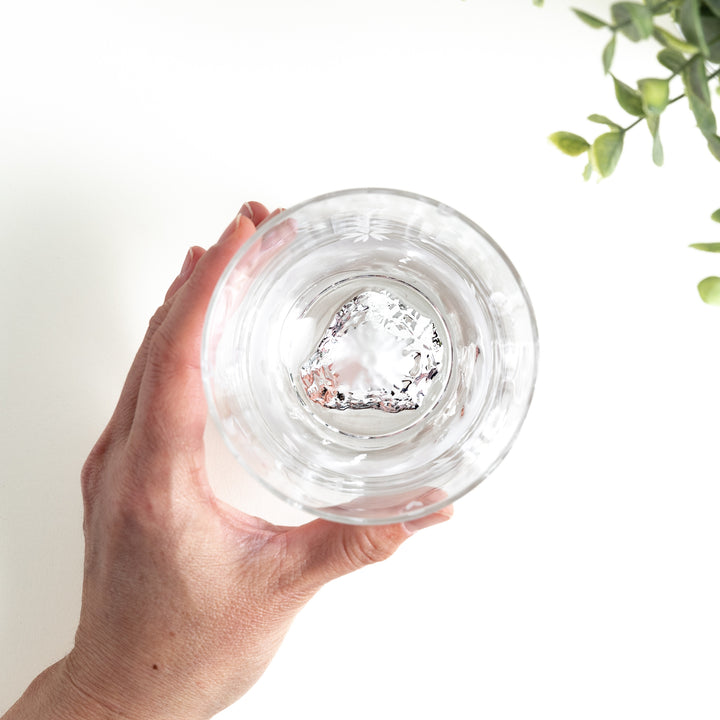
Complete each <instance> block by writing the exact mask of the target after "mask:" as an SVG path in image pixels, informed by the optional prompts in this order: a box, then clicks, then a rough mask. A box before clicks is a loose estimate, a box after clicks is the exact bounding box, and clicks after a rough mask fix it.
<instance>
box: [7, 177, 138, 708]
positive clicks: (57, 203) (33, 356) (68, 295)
mask: <svg viewBox="0 0 720 720" xmlns="http://www.w3.org/2000/svg"><path fill="white" fill-rule="evenodd" d="M18 170H19V172H18V173H16V174H15V175H13V173H12V172H11V171H10V169H8V170H7V173H6V176H7V177H14V178H15V180H16V184H15V185H14V186H13V187H11V188H8V192H5V193H3V198H2V199H0V217H2V224H3V235H2V250H3V257H4V260H3V264H2V265H3V267H2V269H1V270H0V276H1V277H2V283H0V294H1V295H2V300H3V302H2V308H3V347H4V351H3V353H2V360H1V362H2V378H3V383H2V388H3V389H2V408H3V412H2V419H1V420H0V423H1V425H0V427H1V428H2V429H1V431H0V444H1V447H2V458H3V473H2V476H1V477H0V647H2V649H3V652H2V653H0V714H2V712H3V711H4V710H5V709H6V708H7V707H9V706H10V705H11V704H12V703H13V702H14V700H15V699H16V698H17V697H18V695H19V694H20V693H21V692H22V691H23V690H24V688H25V687H26V686H27V684H28V683H29V682H30V680H31V679H32V678H33V677H34V676H35V675H36V674H37V673H38V672H40V671H41V670H42V669H43V668H45V667H46V666H47V665H48V664H50V663H52V662H54V661H55V660H57V659H59V658H60V657H62V656H63V655H64V654H65V653H67V652H68V650H69V649H70V648H71V647H72V642H73V636H74V631H75V627H76V625H77V619H78V615H79V608H80V593H81V582H82V564H83V537H82V501H81V496H80V484H79V474H80V469H81V467H82V463H83V462H84V459H85V457H86V456H87V453H88V452H89V450H90V448H91V447H92V445H93V443H94V442H95V439H96V438H97V436H98V435H99V433H100V431H101V430H102V427H103V425H104V423H105V422H106V420H107V418H108V416H109V410H110V408H111V407H112V403H114V397H115V396H116V395H117V392H118V391H119V387H120V383H121V382H122V378H123V377H124V373H125V371H126V369H127V366H126V363H125V360H124V358H123V353H124V352H125V351H126V348H127V347H131V346H132V343H131V342H130V341H129V339H128V337H127V335H128V333H127V322H126V321H124V319H123V313H122V307H121V305H122V303H121V302H118V298H117V296H120V295H121V294H122V293H120V292H116V293H113V287H114V286H115V285H117V283H118V279H119V278H118V274H117V272H118V271H117V270H114V268H116V267H117V264H116V263H115V262H114V258H113V256H114V255H115V254H116V253H115V251H114V238H113V237H112V229H109V228H108V227H107V218H108V217H113V215H112V213H111V208H110V206H109V203H110V202H112V200H110V198H112V197H113V194H112V189H111V188H108V187H107V184H105V185H104V186H103V183H102V182H101V183H97V182H94V183H93V182H90V181H89V180H88V179H87V178H83V181H82V182H78V181H77V179H74V181H73V182H68V181H67V180H68V179H67V177H64V175H65V172H66V171H63V172H61V169H60V168H56V169H54V168H40V169H39V168H34V169H33V172H32V173H31V171H30V170H28V168H27V167H25V168H22V169H18ZM39 170H41V171H39ZM55 171H56V172H55ZM104 270H105V271H104Z"/></svg>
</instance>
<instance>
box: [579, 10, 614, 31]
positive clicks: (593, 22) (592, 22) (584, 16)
mask: <svg viewBox="0 0 720 720" xmlns="http://www.w3.org/2000/svg"><path fill="white" fill-rule="evenodd" d="M570 9H571V10H572V11H573V12H574V13H575V14H576V15H577V16H578V17H579V18H580V19H581V20H582V21H583V22H584V23H585V24H586V25H589V26H590V27H591V28H602V27H608V24H607V23H606V22H605V21H604V20H601V19H600V18H597V17H595V16H594V15H591V14H590V13H586V12H585V11H584V10H578V9H577V8H570Z"/></svg>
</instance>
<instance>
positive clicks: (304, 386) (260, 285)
mask: <svg viewBox="0 0 720 720" xmlns="http://www.w3.org/2000/svg"><path fill="white" fill-rule="evenodd" d="M537 351H538V341H537V327H536V323H535V318H534V314H533V310H532V306H531V304H530V299H529V298H528V295H527V292H526V291H525V288H524V286H523V284H522V281H521V280H520V277H519V276H518V274H517V272H516V271H515V269H514V268H513V266H512V264H511V263H510V261H509V260H508V258H507V257H506V256H505V254H504V253H503V251H502V250H501V249H500V248H499V247H498V246H497V245H496V244H495V242H493V240H492V239H491V238H490V237H489V236H488V235H487V234H486V233H485V232H484V231H483V230H482V229H481V228H480V227H478V226H477V225H476V224H475V223H473V222H472V221H470V220H469V219H468V218H466V217H464V216H463V215H461V214H460V213H458V212H456V211H455V210H453V209H452V208H450V207H448V206H446V205H443V204H442V203H439V202H436V201H435V200H431V199H429V198H426V197H422V196H419V195H414V194H412V193H408V192H402V191H397V190H385V189H377V188H369V189H359V190H345V191H340V192H335V193H331V194H328V195H323V196H320V197H317V198H313V199H311V200H308V201H307V202H304V203H301V204H300V205H297V206H295V207H293V208H290V209H288V210H286V211H284V212H283V213H281V214H280V215H278V216H276V217H275V218H273V219H272V220H271V221H269V222H267V223H265V224H263V225H262V226H261V227H260V228H259V229H258V231H257V232H256V233H255V235H254V236H253V237H252V238H251V239H250V240H249V241H248V242H247V243H246V244H245V245H244V246H243V248H242V249H241V250H240V252H239V253H238V254H237V255H236V257H235V258H234V259H233V261H232V262H231V263H230V265H229V266H228V268H227V269H226V271H225V273H224V274H223V276H222V278H221V279H220V281H219V283H218V285H217V288H216V289H215V293H214V295H213V298H212V301H211V303H210V307H209V309H208V313H207V318H206V323H205V331H204V336H203V347H202V372H203V380H204V384H205V391H206V394H207V399H208V403H209V408H210V413H211V415H212V417H213V419H214V421H215V422H216V423H217V425H218V427H219V429H220V432H221V434H222V435H223V437H224V439H225V441H226V443H227V444H228V446H229V447H230V449H231V451H232V452H233V454H234V455H235V457H236V458H237V459H238V461H239V462H240V463H241V464H242V465H243V466H244V467H245V468H246V469H247V470H248V471H249V472H250V473H251V474H252V475H253V476H254V477H255V478H257V479H258V480H259V481H260V482H261V483H263V484H264V485H265V486H266V487H267V488H268V489H269V490H271V491H272V492H273V493H275V494H276V495H278V496H280V497H281V498H283V499H285V500H286V501H287V502H289V503H291V504H292V505H294V506H296V507H299V508H302V509H304V510H306V511H309V512H311V513H313V514H315V515H318V516H321V517H325V518H328V519H331V520H335V521H339V522H345V523H355V524H378V523H390V522H400V521H406V520H410V519H414V518H417V517H420V516H423V515H427V514H430V513H432V512H435V511H436V510H438V509H439V508H441V507H442V506H444V505H447V504H449V503H451V502H453V501H455V500H456V499H457V498H459V497H460V496H461V495H463V494H464V493H466V492H467V491H468V490H470V489H471V488H473V487H475V486H476V485H477V484H478V483H479V482H480V481H481V480H483V479H484V478H485V477H487V475H488V474H489V473H490V472H491V471H492V470H493V469H494V468H495V467H496V466H497V464H498V463H499V462H500V461H501V460H502V458H503V457H504V456H505V455H506V453H507V452H508V450H509V449H510V447H511V445H512V443H513V441H514V439H515V437H516V436H517V433H518V431H519V429H520V426H521V425H522V423H523V420H524V418H525V416H526V413H527V411H528V407H529V404H530V400H531V398H532V394H533V388H534V385H535V377H536V372H537Z"/></svg>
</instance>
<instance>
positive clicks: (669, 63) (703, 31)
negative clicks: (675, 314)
mask: <svg viewBox="0 0 720 720" xmlns="http://www.w3.org/2000/svg"><path fill="white" fill-rule="evenodd" d="M533 1H534V3H535V4H536V5H542V0H533ZM609 9H610V17H611V20H609V21H606V20H603V19H601V18H599V17H597V16H595V15H591V14H590V13H587V12H585V11H584V10H580V9H577V8H573V12H574V13H575V14H576V15H577V17H578V18H579V19H580V20H581V21H582V22H584V23H585V24H586V25H588V26H589V27H591V28H593V29H594V30H600V31H606V32H609V33H610V37H609V39H608V41H607V43H606V44H605V45H604V47H603V51H602V67H603V70H604V72H605V74H609V75H610V76H611V77H612V81H613V87H614V91H615V97H616V99H617V102H618V104H619V105H620V108H621V109H622V110H623V111H624V112H625V113H627V114H628V115H630V116H631V119H630V120H627V121H625V122H624V123H623V122H615V121H614V120H611V119H610V118H608V117H606V116H605V115H598V114H592V115H590V116H589V117H588V120H590V121H591V122H594V123H599V124H601V125H605V126H607V128H608V129H607V130H606V131H605V132H603V133H601V134H600V135H598V136H597V137H596V138H595V139H594V140H593V141H592V142H588V141H587V140H586V139H585V138H584V137H582V136H581V135H577V134H575V133H571V132H564V131H561V132H555V133H553V134H552V135H550V140H551V141H552V142H553V143H554V144H555V145H556V146H557V147H558V148H559V149H560V150H561V151H562V152H564V153H565V154H566V155H571V156H573V157H575V156H579V155H583V154H587V163H586V165H585V169H584V172H583V177H584V178H585V179H586V180H589V179H590V178H591V177H592V175H593V173H595V174H597V175H598V176H599V178H601V179H602V178H606V177H608V176H609V175H611V174H612V173H613V171H614V170H615V168H616V166H617V164H618V161H619V160H620V157H621V155H622V151H623V144H624V141H625V136H626V134H627V133H628V132H629V131H630V130H632V128H634V127H637V126H638V125H640V124H641V123H643V122H644V123H645V124H646V125H647V128H648V130H649V131H650V135H651V137H652V160H653V162H654V163H655V164H656V165H658V166H660V165H662V164H663V161H664V150H663V145H662V141H661V140H660V119H661V117H662V114H663V113H664V112H665V111H666V110H667V108H668V107H670V106H671V105H673V104H674V103H676V102H677V101H678V100H681V99H682V98H687V100H688V105H689V108H690V110H691V112H692V114H693V116H694V119H695V123H696V125H697V127H698V129H699V130H700V132H701V133H702V135H703V137H704V139H705V141H706V143H707V147H708V150H709V151H710V153H711V154H712V155H713V157H714V158H715V159H717V160H720V136H718V123H717V119H716V117H715V113H714V111H713V108H712V99H711V94H710V83H711V81H713V80H715V79H716V78H718V76H720V0H645V1H644V2H643V3H637V2H616V3H613V4H611V5H610V8H609ZM660 16H668V17H669V19H670V20H671V23H672V24H671V27H672V28H673V30H674V32H670V31H669V30H668V29H666V28H664V27H662V26H661V25H659V24H658V22H657V20H658V18H659V17H660ZM620 36H622V37H623V38H625V39H626V40H629V41H630V42H633V43H639V42H642V41H646V40H654V41H655V42H657V43H659V44H660V46H661V49H660V51H659V52H658V53H657V61H658V63H659V64H660V66H661V68H659V69H662V70H663V71H664V72H662V73H658V75H657V76H656V77H646V78H641V79H640V80H638V81H637V82H636V83H635V87H633V86H631V85H628V84H626V83H625V82H623V81H622V80H620V79H619V78H618V77H616V75H614V74H613V73H612V72H611V70H612V64H613V60H614V58H615V49H616V47H617V43H618V38H619V37H620ZM668 73H669V74H668ZM675 82H679V83H680V84H681V88H682V91H681V92H679V93H678V94H676V95H674V96H671V95H672V94H671V85H672V84H673V83H675ZM716 92H720V87H716ZM711 217H712V219H713V220H715V221H717V222H720V210H717V211H716V212H714V213H713V214H712V216H711ZM691 247H693V248H696V249H698V250H703V251H705V252H713V253H718V252H720V243H694V244H692V245H691ZM698 291H699V293H700V297H701V298H702V299H703V300H704V301H705V302H707V303H710V304H712V305H720V278H718V277H708V278H705V279H704V280H702V281H701V282H700V283H699V285H698Z"/></svg>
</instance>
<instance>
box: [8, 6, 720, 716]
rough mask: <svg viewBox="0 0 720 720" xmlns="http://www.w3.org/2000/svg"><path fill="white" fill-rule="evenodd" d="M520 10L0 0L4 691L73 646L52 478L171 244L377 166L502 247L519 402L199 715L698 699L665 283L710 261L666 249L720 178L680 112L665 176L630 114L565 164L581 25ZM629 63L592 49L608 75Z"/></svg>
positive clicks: (662, 706)
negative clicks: (559, 141)
mask: <svg viewBox="0 0 720 720" xmlns="http://www.w3.org/2000/svg"><path fill="white" fill-rule="evenodd" d="M576 4H577V5H579V6H581V7H584V8H586V9H588V10H591V11H593V10H594V11H595V12H597V13H598V14H603V15H605V14H606V13H605V8H606V7H607V3H604V2H599V1H598V0H595V1H592V0H585V1H584V2H580V0H578V2H577V3H576ZM546 5H547V7H545V8H544V9H542V10H540V9H537V8H535V7H533V6H532V3H531V0H496V1H495V2H491V1H490V0H468V1H467V2H462V1H461V0H363V1H362V2H360V1H359V0H346V1H345V2H330V1H329V0H322V1H320V0H308V2H303V3H300V2H291V1H290V0H263V2H259V1H258V2H252V3H251V2H238V1H237V0H235V1H234V2H230V1H229V0H210V1H209V2H203V3H200V2H190V1H189V0H179V1H178V0H174V1H173V2H169V1H168V0H143V2H139V0H126V1H125V2H122V3H121V2H90V1H87V2H82V1H81V0H68V1H67V2H63V3H56V2H50V0H37V1H34V2H33V1H29V2H25V3H13V4H11V5H7V7H6V8H5V9H4V11H3V13H2V15H3V17H2V22H1V23H0V67H2V71H1V72H2V85H1V87H2V105H3V110H2V112H1V113H0V131H1V135H0V137H2V140H1V141H0V142H1V145H0V183H1V185H0V220H1V228H2V230H1V242H2V254H3V261H2V263H1V264H0V272H1V273H2V282H1V283H0V292H2V308H3V329H2V335H3V342H2V347H3V350H2V362H3V372H2V432H1V433H0V442H1V443H2V448H1V449H2V460H3V461H2V475H1V476H0V648H2V651H1V652H0V710H1V709H4V708H5V707H6V706H8V705H9V704H11V702H12V701H13V699H14V698H15V696H16V695H17V694H19V693H20V692H21V690H22V689H23V688H24V687H25V686H26V684H27V683H28V682H29V680H30V679H31V678H32V677H33V676H34V675H35V674H36V673H37V672H38V671H40V670H41V669H42V668H43V667H45V666H46V665H47V664H48V663H50V662H51V661H54V660H55V659H57V658H58V657H60V656H61V655H62V654H63V653H64V652H66V651H67V650H68V649H69V647H70V646H71V643H72V637H73V632H74V627H75V622H76V619H77V615H78V609H79V597H80V582H81V570H82V556H81V553H82V532H81V507H80V495H79V489H78V473H79V469H80V467H81V465H82V462H83V460H84V458H85V455H86V454H87V452H88V451H89V449H90V447H91V445H92V444H93V442H94V440H95V438H96V436H97V435H98V434H99V432H100V430H101V429H102V427H103V425H104V423H105V422H106V420H107V418H108V416H109V414H110V411H111V409H112V407H113V405H114V402H115V399H116V397H117V394H118V392H119V389H120V385H121V383H122V380H123V378H124V374H125V371H126V369H127V368H128V367H129V363H130V360H131V358H132V355H133V354H134V351H135V348H136V346H137V344H138V343H139V341H140V339H141V337H142V334H143V331H144V327H145V323H146V320H147V318H148V317H149V316H150V314H151V313H152V311H153V310H154V308H155V307H156V305H157V304H158V303H159V302H160V301H161V299H162V295H163V294H164V291H165V289H166V287H167V285H168V284H169V282H170V281H171V280H172V278H173V277H174V276H175V274H176V273H177V271H178V269H179V267H180V264H181V263H182V260H183V257H184V255H185V252H186V250H187V247H188V246H189V245H191V244H201V245H207V244H209V243H212V242H213V241H214V239H215V238H216V237H217V236H218V234H219V233H220V232H221V231H222V229H223V228H224V227H225V225H226V224H227V222H229V220H230V219H231V218H232V217H233V216H234V214H235V212H236V211H237V209H238V208H239V206H240V205H241V204H242V203H243V202H244V201H246V200H249V199H257V200H261V201H263V202H265V203H266V204H267V205H268V206H270V207H271V208H272V207H276V206H278V205H283V206H287V205H290V204H294V203H295V202H298V201H300V200H303V199H305V198H307V197H310V196H312V195H315V194H317V193H319V192H324V191H330V190H335V189H340V188H344V187H354V186H364V185H376V186H387V187H398V188H403V189H407V190H412V191H415V192H420V193H423V194H427V195H430V196H433V197H436V198H437V199H439V200H442V201H444V202H445V203H447V204H449V205H452V206H455V207H457V208H458V209H459V210H461V211H462V212H464V213H466V214H467V215H469V216H470V217H472V218H474V219H475V220H476V221H477V222H479V223H480V224H481V225H482V226H483V227H484V228H485V229H486V230H487V231H488V232H489V233H490V234H491V235H492V236H493V237H494V238H495V239H496V240H497V241H498V242H499V243H500V245H501V246H502V247H503V248H504V249H505V250H506V251H507V253H508V254H509V255H510V257H511V258H512V260H513V261H514V263H515V264H516V266H517V267H518V269H519V271H520V273H521V274H522V276H523V278H524V280H525V282H526V284H527V287H528V289H529V292H530V294H531V296H532V298H533V300H534V303H535V307H536V311H537V315H538V322H539V327H540V335H541V367H540V376H539V382H538V387H537V393H536V398H535V402H534V405H533V407H532V408H531V412H530V415H529V418H528V420H527V423H526V425H525V427H524V429H523V432H522V433H521V435H520V438H519V440H518V442H517V444H516V446H515V448H514V449H513V451H512V452H511V454H510V455H509V457H508V458H507V460H506V461H505V462H504V463H503V464H502V466H501V467H500V468H499V469H498V470H497V471H496V472H495V474H494V475H493V476H492V477H491V478H490V479H488V480H487V481H486V482H485V483H484V484H483V485H481V486H480V487H479V488H478V489H476V490H475V491H473V492H472V493H471V494H470V495H468V496H467V497H465V498H464V499H462V500H461V501H460V502H458V503H457V505H456V516H455V518H454V519H453V520H452V521H451V522H450V523H447V524H445V525H443V526H440V527H437V528H432V529H430V530H428V531H425V532H423V533H420V534H419V535H418V536H417V537H415V538H413V539H412V540H411V541H409V542H408V543H407V544H406V545H405V546H404V547H403V548H402V549H401V550H400V551H399V552H398V554H397V555H396V556H395V557H394V558H392V559H391V560H390V561H388V562H387V563H385V564H383V565H381V566H375V567H372V568H369V569H366V570H364V571H362V572H360V573H358V574H356V575H354V576H351V577H347V578H345V579H343V580H341V581H338V582H336V583H335V584H334V585H331V586H329V587H327V588H326V589H325V590H324V591H322V592H321V593H320V594H319V595H318V597H317V598H315V600H314V601H313V602H312V603H311V604H310V605H309V606H308V608H307V609H306V610H305V611H304V612H303V613H302V614H301V615H300V617H299V618H298V620H297V622H296V624H295V625H294V627H293V629H292V630H291V632H290V634H289V636H288V638H287V640H286V642H285V644H284V646H283V648H282V649H281V651H280V653H279V655H278V656H277V658H276V660H275V662H274V663H273V665H272V666H271V668H270V669H269V670H268V672H267V673H266V675H265V676H264V677H263V678H262V680H261V681H260V682H259V683H258V685H257V686H256V687H255V688H254V689H253V690H251V692H250V693H249V694H248V695H246V696H245V698H244V699H242V700H241V701H240V702H239V703H238V705H236V706H234V707H233V708H230V709H228V710H227V711H226V712H225V713H224V714H223V715H222V717H223V718H241V717H242V718H273V717H285V716H289V717H301V718H305V717H313V718H315V719H316V720H323V719H325V718H328V719H330V718H333V719H334V718H337V717H338V716H342V717H343V718H345V719H346V720H355V719H360V718H363V719H364V718H367V717H376V716H377V717H383V718H389V717H394V716H396V715H397V716H400V715H401V716H403V717H405V716H408V717H414V718H417V719H423V720H424V719H428V720H429V719H430V718H435V717H446V718H483V720H526V719H527V718H546V717H547V718H553V720H576V718H583V719H584V720H588V719H591V718H603V719H605V718H608V717H613V718H623V719H624V718H628V719H629V718H633V719H634V718H638V717H652V718H678V717H692V718H694V719H695V720H701V719H703V718H717V717H718V714H719V712H720V697H719V696H718V693H717V681H718V677H719V676H720V653H719V652H718V649H719V648H720V613H719V612H718V608H719V607H720V582H719V579H718V573H717V566H718V554H719V552H720V522H718V504H719V502H720V488H719V485H718V480H719V479H720V478H719V477H718V476H719V475H720V473H719V471H718V453H717V447H718V440H717V438H718V413H717V408H718V407H720V390H719V388H718V373H717V367H718V354H719V352H720V339H719V338H720V310H717V309H712V308H709V307H706V306H704V305H703V304H702V303H701V302H700V300H699V299H698V298H697V295H696V292H695V284H696V283H697V281H698V280H699V279H701V278H702V277H704V276H705V275H708V274H720V267H719V266H718V260H717V257H716V256H715V257H713V256H706V255H702V254H700V253H695V252H694V251H692V250H688V249H687V248H686V246H687V244H688V243H689V242H698V241H700V242H703V241H704V242H709V241H717V240H718V234H719V233H720V229H719V228H718V227H717V226H716V225H714V224H712V223H710V221H709V220H708V219H707V218H708V215H709V214H710V212H712V210H713V209H714V208H715V207H717V206H720V195H719V194H718V192H717V182H716V178H717V177H718V173H719V172H720V168H719V167H718V166H717V164H716V163H715V162H714V161H713V160H712V159H711V158H710V157H709V155H708V153H707V152H706V150H705V149H704V146H703V142H702V140H701V138H700V137H699V135H698V133H696V132H692V131H690V128H691V127H692V126H693V125H694V122H693V121H692V120H691V118H690V116H689V114H688V113H687V110H686V109H685V108H684V107H680V105H682V104H684V103H678V105H677V106H676V107H674V108H672V109H671V111H670V112H669V113H668V115H669V116H668V118H667V119H666V120H664V131H665V132H664V135H665V149H666V157H667V162H666V167H665V168H664V169H662V170H657V169H655V168H654V167H653V166H652V164H651V162H650V137H649V134H648V133H647V131H646V130H644V129H643V128H637V129H636V130H634V131H633V132H632V133H631V135H630V136H629V137H628V139H627V143H626V150H625V157H623V159H622V160H621V162H620V165H619V168H618V171H617V173H616V175H615V176H614V177H613V178H612V179H610V180H608V181H605V182H602V183H600V184H596V183H595V182H594V181H593V182H591V183H589V184H584V183H583V182H582V181H581V179H580V173H581V171H582V165H583V163H582V161H581V160H580V159H577V160H572V159H569V158H565V157H563V156H561V155H560V154H559V153H558V152H557V151H556V150H555V149H554V148H553V147H551V146H550V144H549V143H548V142H547V141H546V137H547V135H548V134H549V133H550V132H552V131H554V130H558V129H567V130H574V131H576V132H578V131H580V132H587V133H588V134H589V133H591V132H592V131H593V130H598V129H599V126H598V127H597V128H596V127H595V126H591V125H590V124H589V123H587V122H586V121H585V120H584V118H585V116H586V115H587V114H589V113H591V112H600V113H606V114H609V115H611V116H614V117H619V118H622V113H621V112H620V111H616V110H615V109H614V107H615V103H614V100H613V98H612V92H611V86H610V80H609V79H607V78H604V77H603V76H602V73H601V69H600V61H599V54H600V50H601V48H602V44H603V41H604V40H605V37H604V36H603V35H602V34H598V33H595V32H593V31H592V30H590V29H589V28H586V27H585V26H584V25H582V24H581V23H579V22H578V21H577V20H576V19H575V18H574V17H573V16H572V14H571V13H570V11H569V10H568V7H569V5H570V3H569V2H566V1H565V0H562V1H561V0H547V3H546ZM566 35H568V37H566ZM642 66H643V60H642V57H641V56H639V55H638V54H637V53H636V52H635V50H634V49H633V48H631V47H629V46H628V44H627V43H622V44H621V46H620V47H619V49H618V60H617V69H618V72H619V73H620V75H621V76H622V77H625V79H627V80H633V79H634V78H636V77H638V76H640V75H641V74H643V72H646V71H645V70H642V69H639V68H642ZM622 119H623V121H624V118H622ZM696 136H697V137H696ZM218 453H219V454H220V450H219V449H218ZM221 466H222V462H221V461H220V459H219V460H218V467H221ZM216 469H217V468H216ZM242 492H243V494H244V495H245V502H246V503H247V506H248V507H249V508H251V509H259V510H260V511H262V512H266V513H267V514H268V515H269V516H271V517H273V518H274V517H276V516H278V515H280V514H282V513H281V509H280V508H279V507H278V506H277V503H276V502H275V501H273V500H272V499H269V498H267V497H266V496H265V495H263V493H262V491H261V490H260V489H259V488H257V487H256V486H254V485H248V486H247V487H245V488H243V491H242Z"/></svg>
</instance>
